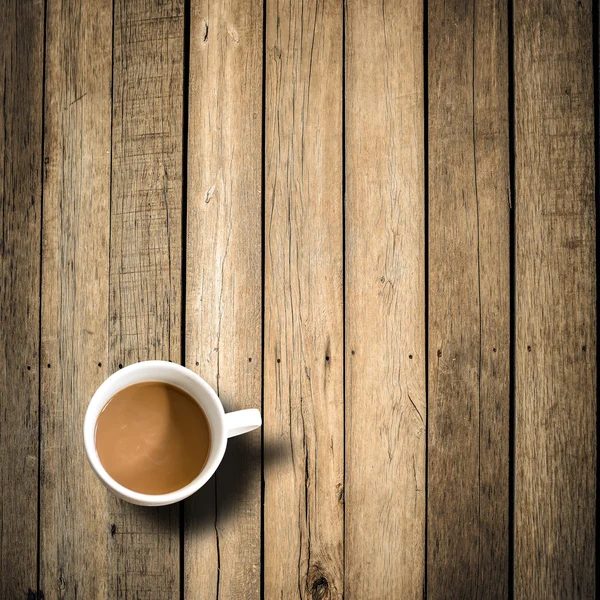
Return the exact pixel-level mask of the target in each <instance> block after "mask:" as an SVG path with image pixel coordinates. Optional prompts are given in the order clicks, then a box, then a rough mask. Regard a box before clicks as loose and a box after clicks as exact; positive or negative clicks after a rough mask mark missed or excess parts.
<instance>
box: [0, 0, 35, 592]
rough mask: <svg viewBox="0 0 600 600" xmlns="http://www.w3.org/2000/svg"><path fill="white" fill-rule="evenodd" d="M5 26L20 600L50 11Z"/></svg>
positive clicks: (27, 553)
mask: <svg viewBox="0 0 600 600" xmlns="http://www.w3.org/2000/svg"><path fill="white" fill-rule="evenodd" d="M0 22H2V39H1V40H0V98H1V99H2V113H0V156H2V157H3V159H2V161H1V162H0V182H2V192H1V194H2V198H1V200H0V203H1V204H2V210H1V211H0V523H1V524H2V525H1V526H0V598H22V597H26V596H27V593H28V591H31V590H35V589H36V586H37V581H36V572H37V571H36V565H37V522H38V511H37V497H38V406H39V395H38V394H39V369H38V365H39V343H40V327H39V315H40V313H39V311H40V301H39V296H40V227H41V216H42V215H41V212H42V211H41V190H42V186H41V183H42V178H41V169H42V78H43V71H44V56H43V45H44V6H43V4H42V3H37V2H36V3H34V2H18V1H17V0H7V1H5V2H2V4H1V6H0ZM17 515H18V517H17Z"/></svg>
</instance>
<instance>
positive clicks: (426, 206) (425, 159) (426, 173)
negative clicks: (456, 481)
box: [423, 0, 429, 600]
mask: <svg viewBox="0 0 600 600" xmlns="http://www.w3.org/2000/svg"><path fill="white" fill-rule="evenodd" d="M428 13H429V7H428V0H423V121H424V123H423V171H424V172H423V186H424V188H425V189H424V190H423V192H424V193H423V199H424V202H423V204H424V206H423V212H424V215H423V222H424V225H425V236H424V237H425V240H424V241H425V248H424V259H425V260H424V262H425V264H424V269H425V302H424V304H425V315H424V316H425V531H424V535H425V545H424V548H425V556H424V561H425V564H424V571H423V598H424V599H425V600H426V599H427V581H428V564H429V561H428V548H429V542H428V540H429V63H428V55H429V38H428V36H429V25H428Z"/></svg>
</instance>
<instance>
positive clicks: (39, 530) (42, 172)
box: [35, 0, 48, 598]
mask: <svg viewBox="0 0 600 600" xmlns="http://www.w3.org/2000/svg"><path fill="white" fill-rule="evenodd" d="M47 15H48V0H44V19H43V22H44V31H43V41H42V52H43V58H42V61H43V65H42V135H41V143H42V152H41V155H40V161H41V164H40V166H41V169H40V179H41V186H40V262H39V306H38V310H39V315H38V340H39V342H38V448H37V450H38V465H37V466H38V486H37V488H38V489H37V549H36V550H37V552H36V576H35V579H36V583H35V588H36V597H37V598H41V597H42V592H41V590H40V583H41V581H40V580H41V574H42V544H41V540H42V289H43V288H42V261H43V256H44V250H43V242H44V175H45V170H46V169H45V161H44V151H45V140H44V131H45V124H46V122H45V117H46V57H47V53H46V25H47Z"/></svg>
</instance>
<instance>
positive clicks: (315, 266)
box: [264, 0, 344, 599]
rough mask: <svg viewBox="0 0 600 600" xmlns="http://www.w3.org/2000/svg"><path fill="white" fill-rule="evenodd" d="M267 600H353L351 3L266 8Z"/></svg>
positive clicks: (286, 4) (296, 3)
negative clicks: (348, 271) (346, 306)
mask: <svg viewBox="0 0 600 600" xmlns="http://www.w3.org/2000/svg"><path fill="white" fill-rule="evenodd" d="M266 10H267V15H266V36H267V37H266V57H265V60H266V61H267V64H266V100H265V101H266V117H265V118H266V141H265V144H266V156H265V162H266V165H265V170H266V173H265V177H266V183H265V188H266V189H265V245H266V247H265V355H264V376H265V382H264V418H265V426H264V436H265V438H264V444H265V449H266V448H268V447H269V446H280V447H281V455H280V459H279V460H278V461H276V462H273V463H269V462H267V461H265V469H264V471H265V506H264V529H265V548H264V549H265V556H264V560H265V567H264V577H265V581H264V591H265V598H281V599H287V598H290V599H291V598H294V599H296V598H331V599H333V598H342V594H343V492H344V490H343V477H344V475H343V460H344V425H343V362H344V357H343V289H342V260H343V257H342V60H343V57H342V25H343V18H342V5H341V3H339V2H335V1H325V2H317V1H306V2H300V1H299V0H298V1H292V2H287V1H285V2H280V1H273V2H268V3H267V8H266Z"/></svg>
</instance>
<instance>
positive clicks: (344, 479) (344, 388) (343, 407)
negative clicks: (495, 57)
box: [342, 0, 348, 599]
mask: <svg viewBox="0 0 600 600" xmlns="http://www.w3.org/2000/svg"><path fill="white" fill-rule="evenodd" d="M347 9H348V2H347V0H344V3H343V5H342V420H343V433H344V442H343V466H342V469H343V471H342V478H343V483H342V501H343V503H342V599H343V598H344V595H345V593H346V13H347Z"/></svg>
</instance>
